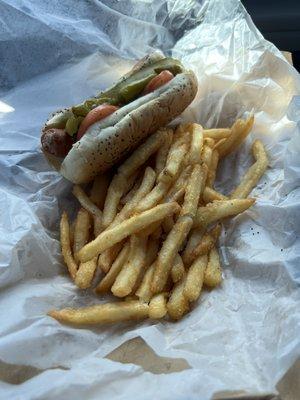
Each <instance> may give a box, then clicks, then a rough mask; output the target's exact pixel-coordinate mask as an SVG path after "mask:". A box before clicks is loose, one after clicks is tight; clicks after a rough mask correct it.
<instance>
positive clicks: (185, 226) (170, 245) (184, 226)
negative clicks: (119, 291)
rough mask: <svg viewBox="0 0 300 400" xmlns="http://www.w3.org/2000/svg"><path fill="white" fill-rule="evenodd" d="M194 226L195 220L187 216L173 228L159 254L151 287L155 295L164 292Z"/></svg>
mask: <svg viewBox="0 0 300 400" xmlns="http://www.w3.org/2000/svg"><path fill="white" fill-rule="evenodd" d="M169 204H170V203H169ZM192 225H193V220H192V218H191V217H189V216H187V215H185V216H182V217H179V218H178V220H177V221H176V223H175V225H174V226H173V229H172V230H171V232H170V233H169V234H168V236H167V238H166V240H165V241H164V243H163V245H162V248H161V250H160V252H159V253H158V257H157V263H156V267H155V271H154V275H153V280H152V285H151V289H152V292H153V293H154V294H155V293H159V292H162V291H163V290H164V287H165V285H166V283H167V279H168V276H169V273H170V271H171V268H172V265H173V261H174V259H175V257H176V255H177V253H178V251H179V250H180V248H181V246H182V244H183V242H184V241H185V239H186V237H187V235H188V233H189V231H190V229H191V227H192Z"/></svg>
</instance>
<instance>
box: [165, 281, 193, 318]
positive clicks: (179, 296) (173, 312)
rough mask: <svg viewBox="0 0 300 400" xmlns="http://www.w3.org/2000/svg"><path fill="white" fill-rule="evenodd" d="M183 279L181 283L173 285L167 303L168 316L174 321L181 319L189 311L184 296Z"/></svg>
mask: <svg viewBox="0 0 300 400" xmlns="http://www.w3.org/2000/svg"><path fill="white" fill-rule="evenodd" d="M185 279H186V277H185V276H184V277H183V278H182V279H181V281H179V282H178V283H176V284H175V285H174V287H173V290H172V293H171V296H170V298H169V301H168V303H167V310H168V314H169V316H170V317H171V318H172V319H174V320H179V319H181V318H182V317H183V315H184V314H186V313H187V312H188V311H189V302H188V300H187V299H186V298H185V296H184V288H185Z"/></svg>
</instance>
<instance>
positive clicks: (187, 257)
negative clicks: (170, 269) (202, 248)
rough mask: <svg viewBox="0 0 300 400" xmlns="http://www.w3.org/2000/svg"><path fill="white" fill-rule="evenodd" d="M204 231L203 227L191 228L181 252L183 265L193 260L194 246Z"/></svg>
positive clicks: (199, 240)
mask: <svg viewBox="0 0 300 400" xmlns="http://www.w3.org/2000/svg"><path fill="white" fill-rule="evenodd" d="M204 233H205V228H202V227H199V228H194V229H192V230H191V233H190V235H189V238H188V241H187V244H186V246H185V249H184V251H183V254H182V260H183V263H184V265H190V264H191V263H192V261H193V251H194V248H195V247H196V246H197V245H198V244H199V243H200V242H201V239H202V237H203V235H204Z"/></svg>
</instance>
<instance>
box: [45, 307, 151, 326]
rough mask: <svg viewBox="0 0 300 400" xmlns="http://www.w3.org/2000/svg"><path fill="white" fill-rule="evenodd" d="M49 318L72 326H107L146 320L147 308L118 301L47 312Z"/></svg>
mask: <svg viewBox="0 0 300 400" xmlns="http://www.w3.org/2000/svg"><path fill="white" fill-rule="evenodd" d="M48 315H50V317H52V318H55V319H57V321H60V322H64V323H67V324H73V325H95V324H108V323H112V322H121V321H130V320H138V319H143V318H147V317H148V315H149V306H148V304H146V303H141V302H140V301H128V302H127V301H122V302H121V301H120V302H116V303H106V304H97V305H94V306H90V307H83V308H77V309H74V308H73V309H72V308H65V309H63V310H52V311H49V313H48Z"/></svg>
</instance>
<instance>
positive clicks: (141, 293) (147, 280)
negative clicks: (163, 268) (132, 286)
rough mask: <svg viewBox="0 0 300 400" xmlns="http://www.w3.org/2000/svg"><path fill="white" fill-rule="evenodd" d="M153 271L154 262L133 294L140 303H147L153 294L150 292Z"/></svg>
mask: <svg viewBox="0 0 300 400" xmlns="http://www.w3.org/2000/svg"><path fill="white" fill-rule="evenodd" d="M154 269H155V262H153V263H152V265H151V266H150V267H149V268H148V269H147V271H146V273H145V275H144V277H143V279H142V282H141V284H140V286H139V287H138V289H137V290H136V292H135V294H136V296H138V298H139V299H140V300H141V301H145V302H146V303H148V302H149V301H150V299H151V297H152V296H153V293H152V291H151V282H152V278H153V273H154Z"/></svg>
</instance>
